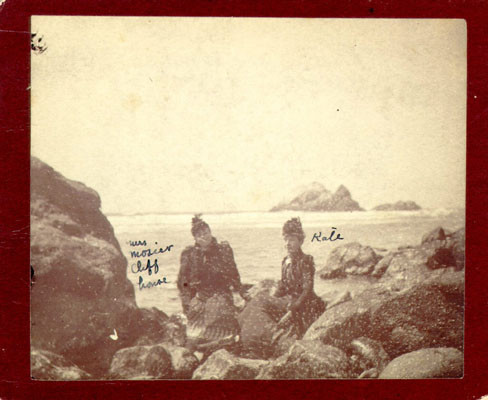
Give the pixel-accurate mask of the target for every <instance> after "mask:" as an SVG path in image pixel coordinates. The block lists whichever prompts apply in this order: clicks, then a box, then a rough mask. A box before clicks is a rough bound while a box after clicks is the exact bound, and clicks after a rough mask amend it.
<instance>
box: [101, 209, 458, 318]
mask: <svg viewBox="0 0 488 400" xmlns="http://www.w3.org/2000/svg"><path fill="white" fill-rule="evenodd" d="M296 216H298V217H300V219H301V221H302V225H303V229H304V231H305V234H306V238H305V242H304V244H303V247H302V249H303V251H304V252H305V253H307V254H311V255H313V257H314V260H315V269H316V271H318V270H320V269H321V268H322V267H323V266H324V265H325V262H326V260H327V257H328V255H329V253H330V252H331V251H332V250H333V249H334V248H335V247H336V246H338V245H341V244H345V243H350V242H359V243H361V244H363V245H369V246H371V247H373V248H376V249H378V250H379V251H380V254H384V251H386V250H393V249H396V248H397V247H399V246H406V245H417V244H419V243H420V240H421V238H422V235H423V234H425V233H426V232H428V231H430V230H432V229H434V228H436V227H437V226H442V227H444V228H447V229H450V230H456V229H459V228H461V227H464V225H465V212H464V209H435V210H420V211H392V212H377V211H376V212H375V211H365V212H334V213H326V212H321V213H318V212H293V211H283V212H276V213H271V212H243V213H228V214H208V215H204V216H203V218H204V220H205V221H207V223H208V224H209V225H210V227H211V229H212V233H213V235H214V236H215V237H216V238H217V240H218V241H222V240H226V241H228V242H229V243H230V245H231V247H232V249H233V251H234V258H235V260H236V264H237V268H238V270H239V273H240V275H241V281H242V282H243V283H252V284H254V283H257V282H259V281H260V280H262V279H266V278H271V279H279V278H280V275H281V260H282V259H283V257H284V256H285V254H286V251H285V248H284V242H283V239H282V236H281V229H282V226H283V224H284V223H285V222H286V221H287V220H288V219H289V218H291V217H296ZM108 219H109V220H110V222H111V224H112V225H113V227H114V231H115V235H116V237H117V239H118V241H119V243H120V246H121V248H122V252H123V253H124V255H125V256H126V258H127V260H128V271H127V276H128V278H129V280H130V281H131V282H133V284H134V286H135V292H136V301H137V303H138V305H139V306H140V307H157V308H159V309H161V310H162V311H164V312H165V313H167V314H168V315H170V314H174V313H178V312H181V305H180V301H179V297H178V290H177V288H176V279H177V276H178V270H179V259H180V255H181V252H182V251H183V249H184V248H185V247H186V246H189V245H192V244H193V237H192V235H191V232H190V229H191V219H192V215H191V214H171V215H168V214H146V215H123V216H121V215H113V216H109V217H108ZM332 228H336V229H335V231H336V234H337V233H340V234H341V237H343V238H344V240H338V241H335V242H330V241H326V242H317V241H314V242H312V241H311V239H312V237H313V235H314V234H315V233H318V232H322V235H323V236H327V237H328V236H329V234H330V232H331V230H332ZM136 241H141V242H143V241H145V242H146V245H142V246H133V245H131V242H136ZM169 245H173V246H172V247H171V249H170V250H169V251H166V252H164V253H160V254H155V255H151V256H149V257H140V258H134V257H131V251H139V252H140V251H142V250H143V249H151V250H152V251H153V250H155V249H160V248H163V249H164V248H166V247H167V246H169ZM156 259H157V264H158V266H159V272H158V273H157V274H155V273H154V270H153V272H152V274H151V275H149V274H148V272H147V271H144V272H142V273H133V272H132V270H131V268H133V269H134V270H135V271H137V265H136V262H137V260H140V261H141V262H142V265H143V266H146V263H147V261H148V260H150V263H151V264H154V262H155V260H156ZM140 277H142V279H143V282H144V284H146V283H148V282H157V280H158V279H161V280H162V279H163V277H166V281H167V282H168V283H167V284H161V285H159V286H154V287H151V288H149V289H148V288H144V289H142V290H140V289H139V284H138V280H139V279H140ZM369 280H370V278H367V277H354V278H348V279H342V280H332V281H325V280H322V279H320V278H319V277H318V276H317V277H316V279H315V288H314V289H315V292H316V293H317V294H318V295H322V294H324V293H326V292H328V291H333V290H337V289H344V288H346V289H349V290H351V292H352V293H354V290H355V288H357V287H359V286H361V285H364V284H368V283H367V282H369Z"/></svg>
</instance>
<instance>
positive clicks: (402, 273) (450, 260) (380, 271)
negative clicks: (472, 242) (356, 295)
mask: <svg viewBox="0 0 488 400" xmlns="http://www.w3.org/2000/svg"><path fill="white" fill-rule="evenodd" d="M464 241H465V237H464V228H462V229H459V230H457V231H456V232H450V231H448V230H446V229H443V228H442V227H438V228H436V229H434V230H432V231H430V232H428V233H426V234H425V235H424V236H423V237H422V240H421V243H420V245H419V246H411V247H403V248H399V249H397V250H394V251H392V252H390V253H388V254H386V255H385V257H384V258H383V259H382V260H381V261H380V262H378V263H377V264H376V266H375V268H374V270H373V272H372V275H373V276H375V277H381V278H382V280H383V281H385V280H390V279H395V280H399V281H404V282H406V283H407V284H410V285H412V284H417V283H420V282H422V281H424V280H425V279H428V278H429V277H431V276H432V273H431V272H432V270H436V269H446V268H447V269H449V268H450V269H454V270H461V269H463V268H464Z"/></svg>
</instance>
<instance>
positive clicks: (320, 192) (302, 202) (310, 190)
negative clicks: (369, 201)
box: [271, 182, 363, 211]
mask: <svg viewBox="0 0 488 400" xmlns="http://www.w3.org/2000/svg"><path fill="white" fill-rule="evenodd" d="M282 210H294V211H363V209H362V208H361V207H360V206H359V204H358V202H357V201H355V200H353V199H352V197H351V193H350V192H349V190H348V189H347V188H346V187H345V186H344V185H341V186H339V188H338V189H337V190H336V192H335V193H332V192H330V191H329V190H327V189H326V188H325V187H324V186H323V185H322V184H320V183H318V182H313V183H312V184H310V185H309V186H307V187H305V188H303V189H302V190H301V191H300V193H299V194H298V195H297V196H295V197H294V198H293V199H292V200H291V201H285V202H282V203H280V204H278V205H276V206H275V207H273V208H272V209H271V211H282Z"/></svg>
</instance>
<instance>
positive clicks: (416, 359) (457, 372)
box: [379, 348, 464, 379]
mask: <svg viewBox="0 0 488 400" xmlns="http://www.w3.org/2000/svg"><path fill="white" fill-rule="evenodd" d="M463 365H464V359H463V353H462V352H461V351H459V350H458V349H454V348H428V349H421V350H417V351H413V352H411V353H407V354H403V355H401V356H400V357H397V358H395V359H394V360H393V361H391V362H390V363H389V364H388V365H387V366H386V368H385V369H384V370H383V372H382V373H381V374H380V376H379V378H380V379H433V378H462V376H463Z"/></svg>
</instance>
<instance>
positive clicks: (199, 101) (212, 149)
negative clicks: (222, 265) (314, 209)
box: [31, 17, 466, 213]
mask: <svg viewBox="0 0 488 400" xmlns="http://www.w3.org/2000/svg"><path fill="white" fill-rule="evenodd" d="M32 29H33V31H34V32H36V31H37V32H38V33H39V34H41V35H43V37H44V41H45V42H46V43H47V46H48V49H47V51H45V52H44V53H42V54H32V85H31V92H32V154H33V155H35V156H37V157H39V158H40V159H41V160H43V161H45V162H47V163H48V164H50V165H51V166H52V167H53V168H55V169H56V170H58V171H59V172H61V173H62V174H63V175H65V176H66V177H68V178H70V179H74V180H79V181H81V182H83V183H85V184H87V185H88V186H90V187H92V188H94V189H95V190H97V191H98V193H99V194H100V196H101V198H102V208H103V210H104V211H105V212H124V213H128V212H133V213H135V212H150V211H160V212H165V211H168V212H177V211H204V212H205V211H207V212H208V211H222V210H225V211H239V210H267V209H269V208H270V207H272V206H273V205H275V204H276V203H277V202H279V201H281V200H283V199H284V198H287V197H289V196H290V194H291V193H292V192H293V191H294V190H295V188H296V187H297V186H301V185H304V184H308V183H311V182H313V181H318V182H321V183H322V184H323V185H325V186H326V187H327V188H328V189H329V190H333V191H335V190H336V189H337V187H338V186H339V185H340V184H344V185H345V186H346V187H347V188H349V190H350V191H351V193H352V196H353V198H354V199H355V200H357V201H358V202H359V204H360V205H361V206H362V207H364V208H371V207H374V206H375V205H377V204H379V203H384V202H394V201H397V200H414V201H416V202H417V203H419V204H420V205H421V206H423V207H425V208H433V207H439V206H440V207H462V206H464V201H465V197H464V193H465V154H466V149H465V146H466V25H465V22H464V21H463V20H378V19H369V20H351V19H349V20H339V19H264V18H263V19H254V18H119V17H117V18H113V17H103V18H100V17H33V19H32Z"/></svg>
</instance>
